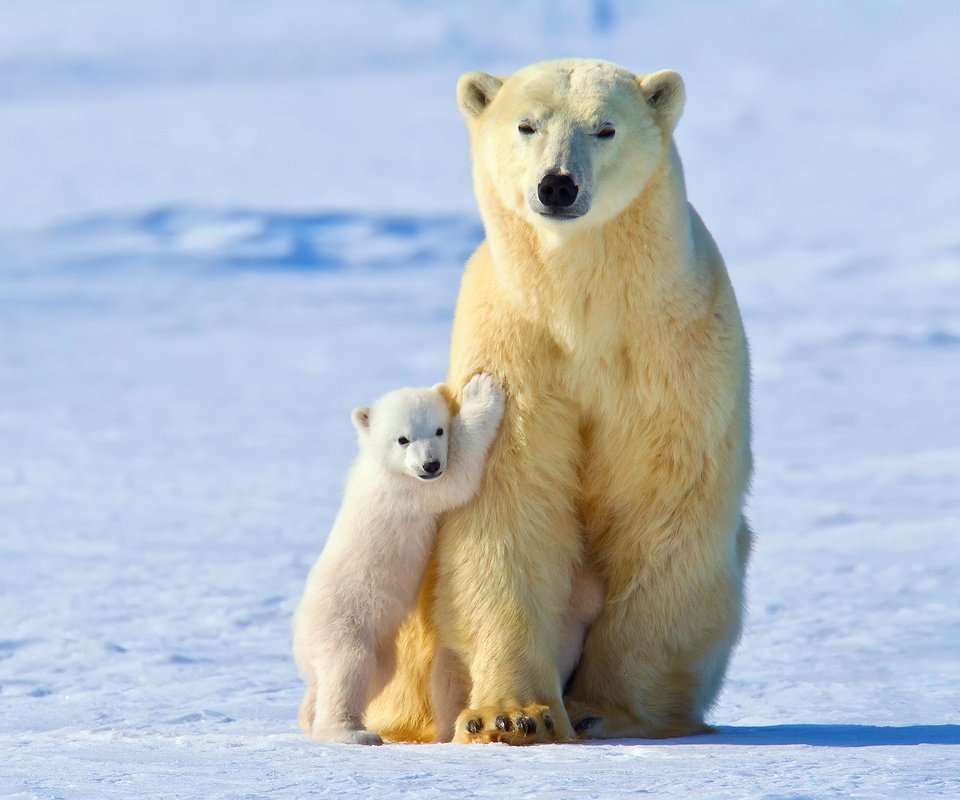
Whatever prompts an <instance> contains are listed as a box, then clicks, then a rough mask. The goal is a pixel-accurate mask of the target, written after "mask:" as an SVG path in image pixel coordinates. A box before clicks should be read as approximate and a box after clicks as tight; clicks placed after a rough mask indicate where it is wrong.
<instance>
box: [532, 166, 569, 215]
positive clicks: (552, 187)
mask: <svg viewBox="0 0 960 800" xmlns="http://www.w3.org/2000/svg"><path fill="white" fill-rule="evenodd" d="M579 192H580V187H578V186H577V184H576V183H574V181H573V178H571V177H570V176H569V175H561V174H559V173H556V172H548V173H547V174H546V175H544V176H543V180H541V181H540V185H539V186H538V187H537V197H538V198H539V199H540V202H541V203H543V204H544V205H545V206H546V207H547V208H569V207H570V206H572V205H573V204H574V203H575V202H576V200H577V194H579Z"/></svg>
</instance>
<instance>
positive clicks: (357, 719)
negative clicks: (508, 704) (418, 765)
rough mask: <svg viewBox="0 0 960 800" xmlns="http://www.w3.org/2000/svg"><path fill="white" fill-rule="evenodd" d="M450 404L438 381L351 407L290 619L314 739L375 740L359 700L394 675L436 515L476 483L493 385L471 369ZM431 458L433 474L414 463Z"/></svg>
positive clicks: (491, 421) (492, 416) (493, 415)
mask: <svg viewBox="0 0 960 800" xmlns="http://www.w3.org/2000/svg"><path fill="white" fill-rule="evenodd" d="M451 410H452V409H451V403H450V398H449V393H448V392H447V391H446V389H445V387H442V386H438V387H434V388H433V389H401V390H398V391H396V392H391V393H390V394H388V395H385V396H384V397H382V398H381V399H380V400H378V401H377V402H376V403H374V405H373V407H372V408H361V409H357V410H356V411H354V413H353V419H354V423H355V424H356V426H357V429H358V433H359V439H360V455H359V456H358V458H357V460H356V462H355V464H354V466H353V468H352V470H351V472H350V475H349V477H348V479H347V486H346V490H345V492H344V498H343V505H342V507H341V509H340V513H339V514H338V515H337V519H336V521H335V523H334V526H333V530H332V531H331V533H330V536H329V538H328V540H327V544H326V546H325V547H324V549H323V553H322V554H321V556H320V558H319V559H318V561H317V563H316V564H315V565H314V567H313V569H312V570H311V572H310V575H309V577H308V579H307V586H306V589H305V591H304V595H303V599H302V600H301V602H300V605H299V607H298V609H297V613H296V615H295V618H294V655H295V657H296V660H297V664H298V666H299V667H300V671H301V674H302V675H303V678H304V681H305V682H306V684H307V689H306V693H305V694H304V698H303V702H302V703H301V706H300V724H301V726H302V727H303V728H304V730H305V731H307V732H308V733H309V734H310V735H312V736H313V737H314V738H316V739H325V740H329V741H339V742H347V743H353V744H382V740H381V737H380V736H379V734H377V733H376V732H374V731H371V730H368V729H365V728H364V726H363V712H364V709H365V708H366V705H367V702H368V700H369V699H370V697H371V696H372V695H374V694H375V693H376V692H378V691H379V690H380V689H381V688H383V686H384V685H385V684H386V683H387V681H388V680H389V679H390V677H391V675H392V674H393V669H394V662H395V654H394V642H395V639H396V635H397V630H398V629H399V627H400V625H401V623H402V622H403V620H404V618H405V617H406V616H407V615H408V614H409V612H410V611H411V609H412V608H413V607H414V605H415V602H416V598H417V591H418V588H419V586H420V582H421V580H422V578H423V573H424V570H425V568H426V565H427V560H428V558H429V555H430V552H431V550H432V549H433V546H434V540H435V538H436V532H437V522H438V519H439V516H440V514H442V513H443V512H445V511H448V510H450V509H452V508H455V507H457V506H459V505H463V504H464V503H465V502H467V501H468V500H469V499H470V498H471V497H472V496H473V495H474V494H476V492H477V490H478V489H479V487H480V482H481V479H482V476H483V467H484V464H485V463H486V459H487V454H488V452H489V450H490V445H491V444H492V443H493V439H494V437H495V436H496V433H497V427H498V425H499V423H500V418H501V416H502V414H503V391H502V390H501V388H500V387H499V386H498V385H497V384H496V382H495V381H494V380H493V379H492V378H491V377H490V376H488V375H475V376H474V377H473V378H472V379H471V380H470V382H469V383H468V384H467V386H466V387H465V388H464V390H463V402H462V406H461V408H460V413H459V414H457V415H456V416H453V418H452V420H451ZM401 437H402V438H401ZM447 442H449V446H448V444H447ZM431 463H432V464H433V465H434V468H435V469H437V468H438V473H437V474H438V477H435V478H434V477H432V476H431V475H430V474H429V472H428V471H427V470H425V469H424V465H425V464H431ZM454 713H455V712H454Z"/></svg>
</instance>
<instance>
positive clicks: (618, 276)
mask: <svg viewBox="0 0 960 800" xmlns="http://www.w3.org/2000/svg"><path fill="white" fill-rule="evenodd" d="M484 194H485V197H486V198H488V203H487V204H486V207H485V208H484V209H483V212H484V218H485V220H486V222H487V232H488V233H487V238H488V242H489V245H490V251H491V256H492V258H493V262H494V268H495V270H496V273H497V280H498V282H499V283H501V285H503V286H504V288H506V289H508V290H509V295H510V296H512V297H513V298H514V300H515V301H516V305H517V312H518V313H522V314H523V315H524V316H525V317H527V318H532V319H535V320H537V321H539V322H542V323H543V324H544V325H545V326H546V327H548V328H550V329H551V330H552V331H553V333H554V335H555V336H556V337H557V339H558V340H560V341H561V342H564V341H565V342H567V343H568V344H570V345H571V346H573V345H575V343H576V341H577V340H578V339H580V338H581V336H582V334H584V333H586V331H587V330H589V331H590V336H591V337H592V338H594V339H595V338H596V336H597V334H598V333H600V332H601V330H602V329H603V328H609V329H610V331H611V334H613V333H614V329H616V331H617V332H618V334H619V335H622V334H623V333H624V332H625V331H624V326H625V325H627V326H629V325H630V324H635V325H638V326H643V327H644V328H645V330H648V331H649V330H650V326H651V325H657V326H660V325H663V324H664V323H665V322H666V323H675V322H678V321H680V322H683V321H689V320H692V319H696V318H698V317H699V316H700V315H701V314H702V308H700V307H698V306H699V304H698V303H697V302H696V299H697V298H701V297H702V298H704V300H705V299H706V296H707V294H709V286H708V283H709V275H705V274H702V272H701V269H700V268H699V267H698V259H697V257H696V252H695V243H694V240H693V236H692V231H691V219H690V208H689V206H688V204H687V198H686V189H685V187H684V182H683V169H682V167H681V165H680V159H679V157H678V155H677V153H676V149H675V147H673V145H672V144H671V146H670V148H669V151H668V152H666V153H665V154H664V158H663V160H662V162H661V164H660V166H659V167H658V168H657V170H656V172H655V173H654V174H653V176H652V177H651V179H650V180H649V181H648V183H647V185H646V187H645V188H644V190H643V191H642V192H641V193H640V195H639V196H638V197H637V198H636V199H635V200H634V201H633V203H631V204H630V205H629V206H628V207H627V208H626V209H624V210H623V211H622V212H621V213H620V214H618V215H617V216H616V217H614V218H613V219H612V220H610V221H609V222H607V223H605V224H603V225H600V226H597V227H596V228H587V229H584V230H582V231H576V232H574V233H571V234H569V235H564V236H557V237H556V238H553V239H551V238H547V237H545V236H544V235H543V234H541V233H540V232H539V231H538V230H537V229H536V228H535V227H534V226H533V225H532V224H531V223H530V222H528V221H527V220H526V219H525V218H524V217H522V216H520V215H518V214H516V213H514V212H512V211H509V210H507V209H505V208H504V207H503V206H502V205H500V203H499V200H498V198H497V195H496V193H495V192H493V191H487V192H485V193H484ZM692 300H693V302H692ZM594 312H596V313H594ZM600 315H602V317H601V316H600Z"/></svg>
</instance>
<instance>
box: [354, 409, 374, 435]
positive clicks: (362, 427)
mask: <svg viewBox="0 0 960 800" xmlns="http://www.w3.org/2000/svg"><path fill="white" fill-rule="evenodd" d="M350 419H351V421H352V422H353V427H354V428H356V429H357V430H358V431H360V433H366V432H367V431H369V430H370V406H360V408H355V409H353V411H352V412H350Z"/></svg>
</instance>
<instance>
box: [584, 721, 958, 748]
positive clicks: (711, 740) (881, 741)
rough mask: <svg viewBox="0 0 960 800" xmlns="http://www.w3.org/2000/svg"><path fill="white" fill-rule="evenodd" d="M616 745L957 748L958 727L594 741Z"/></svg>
mask: <svg viewBox="0 0 960 800" xmlns="http://www.w3.org/2000/svg"><path fill="white" fill-rule="evenodd" d="M589 744H607V745H610V744H619V745H650V744H658V745H704V744H707V745H747V746H751V747H757V746H763V745H773V746H783V745H809V746H811V747H903V746H914V745H920V744H939V745H960V725H904V726H899V727H896V726H889V727H888V726H881V725H767V726H757V727H732V726H731V727H718V728H717V729H716V731H715V732H714V733H709V734H704V735H702V736H690V737H687V738H684V739H659V740H652V739H642V740H636V739H632V740H627V739H620V740H600V739H598V740H595V741H593V742H589Z"/></svg>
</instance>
